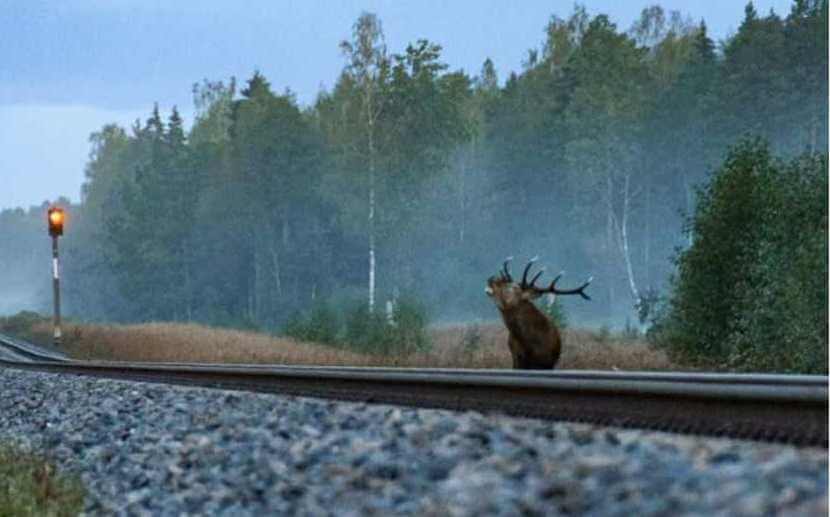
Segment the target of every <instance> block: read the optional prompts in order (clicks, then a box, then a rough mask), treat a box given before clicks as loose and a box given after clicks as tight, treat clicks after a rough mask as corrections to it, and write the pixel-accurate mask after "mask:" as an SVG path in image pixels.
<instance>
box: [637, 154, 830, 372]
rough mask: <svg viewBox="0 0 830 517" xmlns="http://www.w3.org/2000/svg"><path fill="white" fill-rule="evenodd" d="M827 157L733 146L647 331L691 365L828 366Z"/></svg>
mask: <svg viewBox="0 0 830 517" xmlns="http://www.w3.org/2000/svg"><path fill="white" fill-rule="evenodd" d="M826 193H827V158H826V156H804V157H801V158H798V159H796V160H793V161H792V162H790V163H784V162H782V161H780V160H776V159H774V158H773V157H772V156H771V155H770V153H769V151H768V148H767V146H766V144H764V143H763V142H761V141H759V140H746V141H743V142H741V143H740V144H739V145H737V146H736V147H734V148H733V149H732V150H731V151H730V152H729V155H728V156H727V159H726V161H725V162H724V164H723V166H722V167H721V168H720V169H719V170H718V171H716V172H715V174H714V175H713V176H712V178H711V180H710V182H709V183H708V185H706V186H704V187H703V189H701V190H700V191H699V193H698V200H697V209H696V212H695V214H694V216H693V217H692V220H691V230H692V231H693V236H694V242H693V244H692V246H691V247H690V248H689V249H687V250H685V251H682V252H680V253H679V254H678V256H677V257H676V259H675V260H676V264H677V273H676V276H675V277H674V279H673V286H672V294H671V297H670V299H669V301H668V305H667V306H666V307H665V308H664V310H663V311H662V314H661V316H660V317H658V318H657V321H656V322H655V325H654V327H653V328H652V331H651V332H650V337H651V339H653V340H654V341H655V342H656V343H658V344H659V345H661V346H663V347H665V348H666V349H667V351H669V352H671V353H673V354H676V355H679V356H682V357H683V358H684V359H689V360H693V361H697V362H699V363H709V364H711V363H717V364H720V365H728V366H729V367H731V368H734V369H739V370H756V371H757V370H763V371H781V372H805V373H807V372H816V373H818V372H822V373H826V372H827V261H826V257H827V233H826V232H827V197H826Z"/></svg>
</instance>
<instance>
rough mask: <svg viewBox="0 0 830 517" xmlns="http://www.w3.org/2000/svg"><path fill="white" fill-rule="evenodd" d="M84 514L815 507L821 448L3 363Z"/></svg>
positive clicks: (35, 440)
mask: <svg viewBox="0 0 830 517" xmlns="http://www.w3.org/2000/svg"><path fill="white" fill-rule="evenodd" d="M0 386H2V390H3V391H2V397H0V441H13V442H16V443H18V444H19V445H21V446H23V447H25V448H30V449H33V450H39V451H41V452H43V453H45V454H46V455H48V456H49V457H51V458H52V459H53V460H54V461H55V462H56V463H57V464H58V466H59V467H61V468H63V469H68V470H71V471H74V472H77V473H79V474H80V476H81V478H82V479H83V481H84V482H85V484H86V486H87V488H88V491H89V495H88V498H87V501H86V508H85V511H86V513H88V514H95V515H97V514H117V515H186V514H197V515H203V514H208V515H260V514H276V515H280V514H291V515H315V516H317V515H355V516H357V515H384V516H385V515H459V516H463V515H505V516H512V515H551V514H588V515H612V516H614V515H619V516H629V515H644V516H648V515H701V514H707V515H708V514H711V515H774V514H780V515H827V481H828V476H827V452H826V451H825V450H818V449H796V448H793V447H788V446H781V445H768V444H757V443H752V442H741V441H732V440H716V439H707V438H700V437H689V436H680V435H670V434H664V433H655V432H644V431H631V430H620V429H612V428H596V427H592V426H588V425H577V424H564V423H550V422H541V421H535V420H525V419H517V418H508V417H500V416H486V415H482V414H479V413H475V412H467V413H455V412H449V411H437V410H417V409H410V408H400V407H391V406H384V405H367V404H353V403H339V402H332V401H324V400H315V399H307V398H298V397H281V396H273V395H262V394H250V393H241V392H228V391H221V390H206V389H198V388H185V387H171V386H161V385H154V384H142V383H132V382H120V381H112V380H104V379H93V378H84V377H76V376H59V375H53V374H42V373H30V372H22V371H16V370H5V369H0Z"/></svg>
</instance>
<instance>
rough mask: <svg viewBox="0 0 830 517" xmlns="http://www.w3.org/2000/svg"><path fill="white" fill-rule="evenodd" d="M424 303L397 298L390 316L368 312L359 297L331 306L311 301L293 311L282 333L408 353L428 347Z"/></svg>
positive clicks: (356, 347)
mask: <svg viewBox="0 0 830 517" xmlns="http://www.w3.org/2000/svg"><path fill="white" fill-rule="evenodd" d="M428 323H429V321H428V317H427V312H426V309H425V307H424V306H423V305H422V304H421V303H419V302H417V301H416V300H414V299H413V298H409V297H403V298H401V299H399V300H398V302H397V303H396V304H395V306H394V309H393V311H392V317H391V319H390V318H389V317H388V316H387V315H386V314H385V313H383V312H381V311H374V312H370V311H369V307H368V305H367V304H366V302H365V301H363V300H351V301H346V302H344V303H340V304H339V305H337V306H336V308H335V307H333V306H332V305H331V304H330V303H329V302H324V303H319V304H317V305H315V306H314V307H313V308H312V309H311V310H310V311H309V312H308V313H306V314H303V313H299V312H296V313H294V314H292V316H291V317H290V318H289V320H288V321H287V322H286V323H285V324H284V325H283V329H282V331H283V333H284V334H285V335H287V336H290V337H293V338H295V339H298V340H302V341H313V342H317V343H323V344H327V345H333V346H338V347H344V348H349V349H352V350H355V351H359V352H365V353H371V354H409V353H413V352H418V351H423V350H426V349H428V347H429V345H430V342H429V336H428V335H427V332H426V329H427V325H428Z"/></svg>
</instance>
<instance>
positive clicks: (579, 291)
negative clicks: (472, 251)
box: [520, 257, 594, 300]
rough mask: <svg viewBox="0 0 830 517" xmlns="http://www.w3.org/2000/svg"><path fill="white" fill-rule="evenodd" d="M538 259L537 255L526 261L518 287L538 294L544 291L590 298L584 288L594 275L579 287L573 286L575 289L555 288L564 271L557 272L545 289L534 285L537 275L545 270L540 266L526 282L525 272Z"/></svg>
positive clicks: (526, 272)
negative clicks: (528, 281)
mask: <svg viewBox="0 0 830 517" xmlns="http://www.w3.org/2000/svg"><path fill="white" fill-rule="evenodd" d="M538 259H539V257H533V258H532V259H530V262H528V263H527V266H525V271H524V274H523V275H522V283H521V285H520V287H521V288H522V289H529V290H532V291H535V292H536V293H538V294H540V295H542V294H545V293H552V294H578V295H579V296H581V297H583V298H584V299H586V300H590V299H591V297H590V296H588V295H587V294H585V288H586V287H588V285H590V284H591V281H592V280H593V279H594V277H590V278H589V279H588V280H586V281H585V283H584V284H582V285H581V286H579V287H577V288H575V289H557V288H556V282H558V281H559V279H560V278H562V275H563V274H564V273H559V274H558V275H556V277H555V278H554V279H553V281H552V282H551V283H550V286H549V287H547V288H545V289H540V288H538V287H536V285H535V284H536V280H538V279H539V277H540V276H542V273H544V271H545V268H542V269H541V270H539V272H538V273H536V275H535V276H534V277H533V278H532V279H531V280H530V283H527V274H528V273H529V272H530V268H531V267H532V266H533V263H534V262H536V261H537V260H538Z"/></svg>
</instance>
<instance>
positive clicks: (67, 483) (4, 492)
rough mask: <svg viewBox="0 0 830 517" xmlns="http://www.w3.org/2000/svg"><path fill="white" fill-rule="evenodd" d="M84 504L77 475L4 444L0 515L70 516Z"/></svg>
mask: <svg viewBox="0 0 830 517" xmlns="http://www.w3.org/2000/svg"><path fill="white" fill-rule="evenodd" d="M83 505H84V488H83V485H82V484H81V482H80V480H79V479H77V477H74V476H67V475H63V474H58V473H56V472H55V469H54V467H53V466H52V465H51V464H49V463H48V462H47V461H45V460H44V459H43V458H39V457H37V456H32V455H30V454H27V453H24V452H22V451H20V450H18V449H16V448H12V447H8V446H6V445H2V446H0V515H9V516H11V515H15V516H49V517H51V516H54V517H58V516H70V515H78V514H79V513H80V512H81V510H83Z"/></svg>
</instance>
